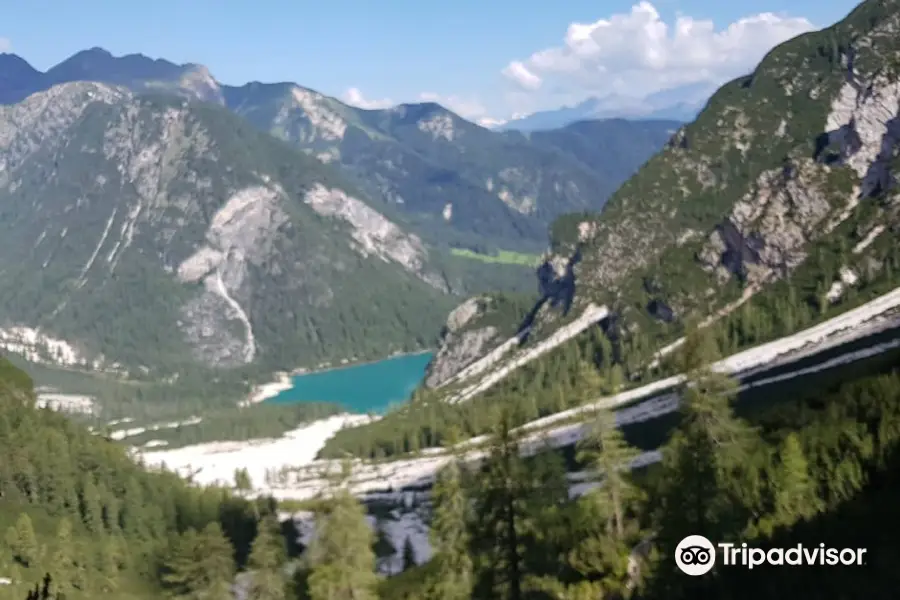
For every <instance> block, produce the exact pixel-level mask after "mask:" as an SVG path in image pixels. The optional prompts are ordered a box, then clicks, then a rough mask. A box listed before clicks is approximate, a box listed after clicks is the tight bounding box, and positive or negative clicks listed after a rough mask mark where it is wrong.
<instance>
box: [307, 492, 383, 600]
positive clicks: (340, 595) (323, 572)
mask: <svg viewBox="0 0 900 600" xmlns="http://www.w3.org/2000/svg"><path fill="white" fill-rule="evenodd" d="M330 504H331V505H330V507H329V509H328V510H327V512H324V513H321V514H320V515H319V518H318V519H317V520H316V533H315V537H314V538H313V540H312V542H311V543H310V546H309V548H308V550H307V554H308V561H309V564H308V566H309V579H308V586H309V597H310V600H374V599H375V598H376V584H377V582H378V577H377V576H376V574H375V554H374V552H373V551H372V544H373V537H374V536H373V534H372V530H371V528H370V527H369V524H368V523H367V522H366V516H365V511H364V509H363V507H362V506H361V505H360V503H359V502H358V501H357V500H356V499H355V498H353V496H351V495H350V493H349V492H348V491H347V490H345V489H341V490H339V491H337V492H336V493H335V494H334V497H333V498H332V501H331V503H330Z"/></svg>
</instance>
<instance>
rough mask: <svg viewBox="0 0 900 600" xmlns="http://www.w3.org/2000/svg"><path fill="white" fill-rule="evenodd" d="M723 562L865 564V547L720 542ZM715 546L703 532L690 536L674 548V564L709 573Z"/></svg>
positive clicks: (690, 572)
mask: <svg viewBox="0 0 900 600" xmlns="http://www.w3.org/2000/svg"><path fill="white" fill-rule="evenodd" d="M717 546H718V549H719V550H718V552H720V553H721V559H722V564H723V565H725V566H728V567H734V566H740V567H746V568H748V569H752V568H754V567H758V566H761V565H771V566H776V567H777V566H784V565H788V566H801V565H819V566H837V565H844V566H861V565H864V564H865V558H864V557H865V554H866V549H865V548H830V547H827V546H825V544H819V545H817V546H804V545H803V544H797V545H796V546H792V547H790V548H769V549H768V550H764V549H762V548H752V547H749V546H747V544H746V543H742V544H740V545H738V544H732V543H727V542H720V543H719V544H717ZM718 552H717V551H716V546H713V543H712V542H710V541H709V540H708V539H706V538H705V537H703V536H702V535H689V536H687V537H686V538H684V539H683V540H681V542H679V543H678V546H677V547H676V548H675V564H676V565H678V568H679V569H681V571H682V572H683V573H685V574H687V575H691V576H697V575H703V574H705V573H709V572H710V571H711V570H712V568H713V567H714V566H715V565H716V558H717V556H716V555H717V554H718Z"/></svg>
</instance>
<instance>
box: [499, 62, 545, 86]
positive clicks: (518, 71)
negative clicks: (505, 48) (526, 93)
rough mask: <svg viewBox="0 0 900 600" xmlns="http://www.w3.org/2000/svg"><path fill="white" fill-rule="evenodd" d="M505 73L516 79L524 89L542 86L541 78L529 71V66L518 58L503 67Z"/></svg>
mask: <svg viewBox="0 0 900 600" xmlns="http://www.w3.org/2000/svg"><path fill="white" fill-rule="evenodd" d="M503 74H504V75H505V76H506V77H509V78H510V79H512V80H513V81H515V82H516V83H517V84H519V85H520V86H521V87H522V88H523V89H526V90H536V89H538V88H539V87H541V78H540V77H538V76H537V75H535V74H534V73H532V72H531V71H529V70H528V67H526V66H525V65H524V64H522V62H520V61H518V60H514V61H513V62H511V63H509V64H508V65H507V66H506V68H505V69H503Z"/></svg>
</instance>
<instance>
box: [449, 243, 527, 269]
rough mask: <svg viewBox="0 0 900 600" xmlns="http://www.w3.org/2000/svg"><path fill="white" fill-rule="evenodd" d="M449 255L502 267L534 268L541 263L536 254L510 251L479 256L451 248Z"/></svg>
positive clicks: (464, 250)
mask: <svg viewBox="0 0 900 600" xmlns="http://www.w3.org/2000/svg"><path fill="white" fill-rule="evenodd" d="M450 254H452V255H453V256H458V257H460V258H468V259H472V260H478V261H481V262H486V263H499V264H504V265H523V266H527V267H536V266H538V264H539V263H540V262H541V257H540V256H539V255H537V254H523V253H521V252H512V251H510V250H498V251H497V253H496V254H480V253H478V252H473V251H471V250H466V249H463V248H452V249H451V250H450Z"/></svg>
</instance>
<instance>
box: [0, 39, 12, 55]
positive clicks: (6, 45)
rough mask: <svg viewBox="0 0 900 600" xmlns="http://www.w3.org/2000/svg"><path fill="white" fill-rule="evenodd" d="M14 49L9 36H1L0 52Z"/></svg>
mask: <svg viewBox="0 0 900 600" xmlns="http://www.w3.org/2000/svg"><path fill="white" fill-rule="evenodd" d="M11 50H12V42H11V41H9V38H5V37H0V52H10V51H11Z"/></svg>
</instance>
